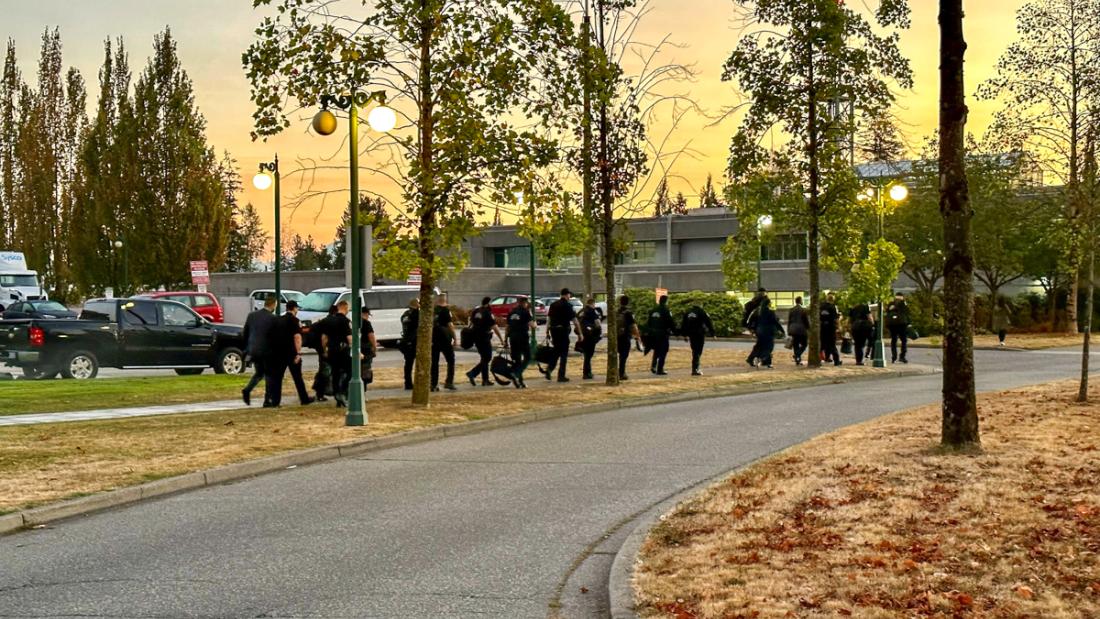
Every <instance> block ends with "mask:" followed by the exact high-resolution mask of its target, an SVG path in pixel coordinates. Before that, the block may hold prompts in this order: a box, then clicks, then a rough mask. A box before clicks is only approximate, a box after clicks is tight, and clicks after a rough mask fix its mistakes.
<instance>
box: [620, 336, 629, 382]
mask: <svg viewBox="0 0 1100 619" xmlns="http://www.w3.org/2000/svg"><path fill="white" fill-rule="evenodd" d="M630 342H631V340H630V337H620V338H619V378H626V360H627V359H628V358H629V357H630Z"/></svg>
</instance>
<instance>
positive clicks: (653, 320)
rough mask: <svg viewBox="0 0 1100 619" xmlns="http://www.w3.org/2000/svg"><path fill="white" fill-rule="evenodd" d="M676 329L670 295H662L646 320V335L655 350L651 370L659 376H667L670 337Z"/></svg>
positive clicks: (651, 347) (651, 348)
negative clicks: (669, 299) (666, 366)
mask: <svg viewBox="0 0 1100 619" xmlns="http://www.w3.org/2000/svg"><path fill="white" fill-rule="evenodd" d="M675 330H676V323H675V322H674V321H673V320H672V314H671V313H670V312H669V311H668V295H661V298H660V299H657V307H655V308H653V311H651V312H650V313H649V319H648V320H647V321H646V337H647V340H646V341H647V343H648V345H649V348H650V350H652V351H653V359H652V360H650V362H649V371H650V372H652V373H654V374H657V375H659V376H665V375H666V374H668V372H666V371H665V359H666V358H667V357H668V339H669V337H670V336H672V334H673V331H675Z"/></svg>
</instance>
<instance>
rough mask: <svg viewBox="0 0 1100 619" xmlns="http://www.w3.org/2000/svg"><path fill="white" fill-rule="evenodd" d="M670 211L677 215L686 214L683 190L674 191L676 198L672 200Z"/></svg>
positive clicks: (686, 202) (686, 208) (686, 205)
mask: <svg viewBox="0 0 1100 619" xmlns="http://www.w3.org/2000/svg"><path fill="white" fill-rule="evenodd" d="M672 212H673V213H676V214H677V215H687V212H688V199H687V197H686V196H684V192H682V191H678V192H676V198H675V199H673V200H672Z"/></svg>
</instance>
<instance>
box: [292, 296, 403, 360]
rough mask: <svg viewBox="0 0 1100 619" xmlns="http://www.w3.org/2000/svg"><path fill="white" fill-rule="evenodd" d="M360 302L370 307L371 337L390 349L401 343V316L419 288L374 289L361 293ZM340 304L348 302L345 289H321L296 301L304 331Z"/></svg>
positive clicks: (349, 299)
mask: <svg viewBox="0 0 1100 619" xmlns="http://www.w3.org/2000/svg"><path fill="white" fill-rule="evenodd" d="M360 294H361V295H362V296H361V301H360V302H361V303H362V304H363V305H365V306H366V307H369V308H370V311H371V325H372V326H373V327H374V337H375V339H377V340H378V343H379V344H380V345H382V346H386V347H393V346H396V345H397V344H398V343H399V342H400V341H401V314H404V313H405V310H406V309H408V308H409V299H412V298H413V297H416V296H417V295H419V294H420V287H419V286H374V287H373V288H370V289H368V290H364V291H362V292H361V293H360ZM340 301H347V302H349V303H350V302H351V290H349V289H348V288H320V289H318V290H314V291H313V292H311V293H309V294H307V295H306V296H305V298H304V299H302V300H301V301H299V302H298V303H299V305H300V308H299V311H298V320H301V321H302V325H303V327H305V328H307V329H308V328H309V326H310V325H312V324H313V323H314V322H316V321H318V320H321V319H322V318H324V317H325V316H327V315H328V309H329V308H330V307H332V306H333V305H336V304H337V303H339V302H340Z"/></svg>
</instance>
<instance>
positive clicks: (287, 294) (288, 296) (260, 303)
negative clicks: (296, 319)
mask: <svg viewBox="0 0 1100 619" xmlns="http://www.w3.org/2000/svg"><path fill="white" fill-rule="evenodd" d="M281 292H282V293H283V294H282V297H283V299H282V303H281V305H282V307H286V302H287V301H297V302H298V303H301V302H302V299H305V298H306V294H305V293H304V292H298V291H297V290H285V289H284V290H282V291H281ZM273 296H275V289H274V288H261V289H260V290H253V291H252V294H250V295H248V297H249V298H250V299H252V311H256V310H259V309H263V308H264V303H266V302H267V298H268V297H273Z"/></svg>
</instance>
